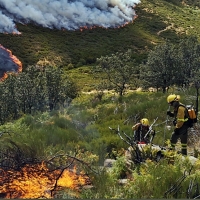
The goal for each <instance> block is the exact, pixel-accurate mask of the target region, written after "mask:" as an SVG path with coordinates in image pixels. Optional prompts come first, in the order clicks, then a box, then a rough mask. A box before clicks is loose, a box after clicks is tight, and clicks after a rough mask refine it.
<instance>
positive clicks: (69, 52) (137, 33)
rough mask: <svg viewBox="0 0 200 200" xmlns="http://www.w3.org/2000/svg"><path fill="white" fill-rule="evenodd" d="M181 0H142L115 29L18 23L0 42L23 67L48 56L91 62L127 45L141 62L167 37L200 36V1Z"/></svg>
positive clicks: (57, 62)
mask: <svg viewBox="0 0 200 200" xmlns="http://www.w3.org/2000/svg"><path fill="white" fill-rule="evenodd" d="M180 2H181V1H178V0H177V1H175V0H173V1H172V0H171V1H165V0H159V1H158V0H151V1H147V0H142V1H141V3H140V4H138V6H137V7H136V8H135V10H136V14H137V15H138V17H137V18H136V19H135V20H134V21H133V23H130V24H128V25H126V26H124V27H120V28H115V29H111V28H110V29H109V28H108V29H105V28H101V27H99V28H94V29H85V30H82V31H81V30H76V31H68V30H56V29H53V30H51V29H48V28H43V27H41V26H36V25H33V24H17V29H18V30H19V31H20V32H21V33H22V34H21V35H12V34H0V44H2V45H3V46H4V47H6V48H8V49H10V50H11V51H12V52H13V54H14V55H16V56H17V57H18V58H19V59H20V60H21V61H22V63H23V67H24V68H26V67H27V66H28V65H34V64H36V63H37V62H38V61H45V59H46V60H47V61H49V62H50V63H53V64H55V65H57V66H68V65H69V64H70V63H71V64H72V65H69V66H68V67H73V66H75V67H79V66H82V65H85V64H87V65H90V64H94V63H95V60H96V58H98V57H100V56H105V55H108V54H111V53H115V52H117V51H126V50H127V49H132V50H133V52H134V55H135V58H136V60H137V61H138V62H141V61H142V60H143V59H144V58H146V55H147V53H148V51H149V49H151V48H153V47H154V45H156V44H158V43H161V42H163V41H165V40H170V41H172V42H177V41H178V39H179V38H182V37H185V36H186V35H187V34H188V35H190V34H195V35H197V36H198V37H200V26H199V25H200V22H199V18H200V10H199V8H198V7H194V4H196V5H198V1H190V2H187V3H190V6H188V5H187V4H186V3H185V4H183V3H180ZM191 3H192V4H191ZM197 8H198V9H197Z"/></svg>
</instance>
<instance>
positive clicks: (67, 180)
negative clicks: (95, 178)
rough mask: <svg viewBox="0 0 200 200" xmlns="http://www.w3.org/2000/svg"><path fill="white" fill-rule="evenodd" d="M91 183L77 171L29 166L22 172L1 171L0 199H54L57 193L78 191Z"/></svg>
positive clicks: (40, 165) (21, 170)
mask: <svg viewBox="0 0 200 200" xmlns="http://www.w3.org/2000/svg"><path fill="white" fill-rule="evenodd" d="M89 182H90V180H89V177H88V176H86V175H84V174H83V173H77V170H76V169H75V168H74V169H73V170H69V169H63V170H61V169H56V170H50V169H48V167H47V166H46V165H45V164H44V163H41V164H32V165H30V164H27V165H25V166H24V167H22V168H21V169H20V170H12V169H10V170H4V169H0V198H6V199H13V198H21V199H27V198H54V197H55V195H56V193H57V192H59V191H61V190H64V189H70V190H72V191H74V192H75V193H76V195H78V191H79V190H80V189H81V188H82V187H83V186H84V185H88V184H89Z"/></svg>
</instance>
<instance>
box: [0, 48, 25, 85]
mask: <svg viewBox="0 0 200 200" xmlns="http://www.w3.org/2000/svg"><path fill="white" fill-rule="evenodd" d="M21 71H22V63H21V61H20V60H19V59H18V58H17V57H16V56H14V55H13V54H12V52H11V51H10V50H9V49H6V48H5V47H3V46H2V45H0V80H1V81H2V80H4V79H5V78H7V76H8V73H13V72H14V73H18V72H21Z"/></svg>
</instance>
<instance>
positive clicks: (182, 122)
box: [167, 94, 189, 155]
mask: <svg viewBox="0 0 200 200" xmlns="http://www.w3.org/2000/svg"><path fill="white" fill-rule="evenodd" d="M179 100H180V95H176V94H170V95H169V96H168V97H167V103H168V104H169V105H170V106H172V107H173V109H174V110H173V112H171V111H170V110H168V111H167V115H169V116H170V117H174V120H173V125H174V126H175V129H174V131H173V133H172V135H171V139H170V142H171V148H172V149H173V150H175V146H176V143H177V141H178V139H180V140H181V153H182V154H183V155H187V140H188V128H189V126H188V124H187V121H188V113H187V110H186V108H185V105H184V104H182V103H180V101H179Z"/></svg>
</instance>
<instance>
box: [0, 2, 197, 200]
mask: <svg viewBox="0 0 200 200" xmlns="http://www.w3.org/2000/svg"><path fill="white" fill-rule="evenodd" d="M186 3H188V4H189V5H190V6H187V5H185V4H186ZM195 6H199V3H198V1H184V2H182V1H179V0H177V1H175V0H170V1H166V0H160V1H156V0H152V1H147V0H144V1H142V3H141V4H139V5H138V6H137V8H136V12H137V14H138V18H137V19H135V21H134V22H133V23H130V24H128V25H126V26H124V27H121V28H118V29H103V28H101V27H98V28H94V29H90V30H87V29H86V30H83V31H80V30H77V31H67V30H62V31H59V30H53V29H52V30H49V29H47V28H42V27H37V26H35V25H33V24H29V25H28V26H25V25H22V24H18V25H17V26H18V30H19V31H20V32H22V34H21V35H4V34H0V43H1V44H2V45H3V46H5V47H6V48H8V49H10V50H12V51H13V54H14V55H16V56H17V57H18V58H19V59H20V60H21V61H22V63H23V67H24V68H23V72H22V73H20V74H17V75H14V74H10V75H9V76H8V78H7V79H5V81H3V82H1V83H0V92H1V96H0V119H1V126H0V139H1V140H0V150H1V151H0V167H1V168H3V169H5V170H7V169H8V167H9V166H11V167H12V169H16V170H20V169H21V167H23V166H25V165H26V164H28V163H33V164H35V163H39V162H43V161H49V160H50V161H52V162H49V163H50V165H51V167H52V165H54V167H55V168H59V167H60V168H61V167H63V166H65V165H66V155H70V156H72V155H74V154H75V152H76V153H77V152H78V153H77V154H75V155H76V158H77V159H80V160H81V161H83V163H86V164H87V165H86V166H87V167H88V166H90V167H94V169H95V170H96V171H95V172H98V173H95V172H94V171H93V170H91V168H89V169H88V168H87V167H86V166H84V165H83V166H82V165H81V166H80V168H81V170H84V171H85V172H86V173H87V174H88V175H89V176H90V178H91V181H92V186H93V187H92V188H91V189H84V188H83V189H82V190H81V191H80V192H79V197H80V198H86V199H87V198H88V199H97V198H116V199H119V198H195V197H197V196H198V195H199V191H198V187H199V181H200V180H199V177H200V176H199V165H200V163H199V158H200V153H199V148H198V147H199V139H198V136H199V129H200V128H199V124H198V123H197V124H196V126H195V127H194V129H191V130H190V135H189V153H190V154H192V155H194V156H195V158H198V160H197V161H196V162H195V163H191V161H190V160H189V157H184V159H183V157H182V156H181V155H180V154H178V153H177V152H174V151H168V150H167V151H166V153H165V155H164V157H163V158H162V159H160V160H156V159H154V157H153V156H154V155H153V153H152V152H151V151H149V149H146V150H145V152H143V153H144V154H145V160H144V162H142V163H138V164H135V163H134V165H133V168H131V171H130V169H128V168H127V165H126V164H127V163H126V160H125V157H124V153H125V150H126V149H127V148H128V147H129V145H128V144H127V143H125V142H124V141H123V140H122V139H121V138H120V137H119V135H117V134H116V133H114V132H113V131H111V130H110V128H109V127H111V128H114V129H117V128H118V127H120V130H122V131H123V132H124V133H126V134H127V135H128V136H129V137H130V138H131V137H132V136H133V133H132V130H131V127H132V125H133V124H135V123H136V122H138V121H139V120H140V119H141V118H143V117H146V118H148V119H149V121H150V123H153V121H154V119H156V118H157V117H158V120H157V121H156V124H154V126H153V128H154V129H155V131H156V135H155V138H154V141H153V143H154V144H157V145H160V146H162V147H163V146H164V147H166V148H167V147H168V144H169V138H170V135H171V131H172V130H168V129H167V126H170V127H171V129H173V125H172V121H169V120H168V119H167V118H166V110H167V109H168V104H167V102H166V97H167V96H168V94H170V93H177V94H180V95H181V102H182V103H184V104H195V105H196V107H197V108H198V104H199V99H198V95H199V57H200V55H199V36H200V35H199V32H200V31H199V20H198V18H199V8H198V7H195ZM188 35H189V37H188ZM30 43H31V45H30ZM154 47H155V48H154ZM130 58H131V59H130ZM96 61H98V62H96ZM96 67H97V68H96ZM94 69H98V71H100V73H99V74H98V76H96V75H97V74H95V76H94V73H93V72H94V71H93V70H94ZM119 69H122V70H121V71H119ZM177 69H179V70H177ZM133 74H134V77H132V75H133ZM102 75H107V76H103V80H104V81H105V82H106V85H104V83H105V82H103V83H102V82H100V81H101V80H102ZM104 77H105V78H106V79H104ZM118 78H119V79H118ZM130 80H131V81H130ZM96 82H98V83H96ZM99 83H100V84H99ZM108 83H109V86H108ZM110 83H114V84H115V86H116V85H117V87H114V86H113V85H112V84H110ZM118 83H119V85H118ZM105 86H106V87H105ZM138 86H142V89H141V91H139V90H137V91H136V90H127V88H129V89H130V88H131V89H136V88H137V87H138ZM150 86H152V87H155V88H157V92H149V91H148V90H147V88H148V87H150ZM160 88H161V91H160V90H159V89H160ZM166 88H168V90H165V89H166ZM95 89H96V90H95ZM105 89H107V90H105ZM88 92H91V93H90V94H88ZM163 92H165V93H163ZM195 92H196V95H194V94H195ZM122 94H123V95H122ZM119 97H120V98H119ZM198 117H199V116H198ZM177 150H179V146H177ZM58 155H59V156H58ZM58 157H59V158H58ZM106 158H109V159H115V161H116V162H115V163H114V166H113V168H112V169H111V170H110V171H107V170H106V168H102V167H100V166H102V165H103V163H104V160H105V159H106ZM128 170H129V174H130V175H131V178H129V179H128V181H127V183H126V184H124V185H121V184H120V183H119V182H118V180H119V179H121V178H124V177H126V176H127V174H126V172H127V171H128ZM160 186H162V187H160ZM62 192H63V193H62V194H60V195H59V198H66V197H68V198H69V196H68V191H67V190H66V191H62ZM70 198H72V196H70Z"/></svg>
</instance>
